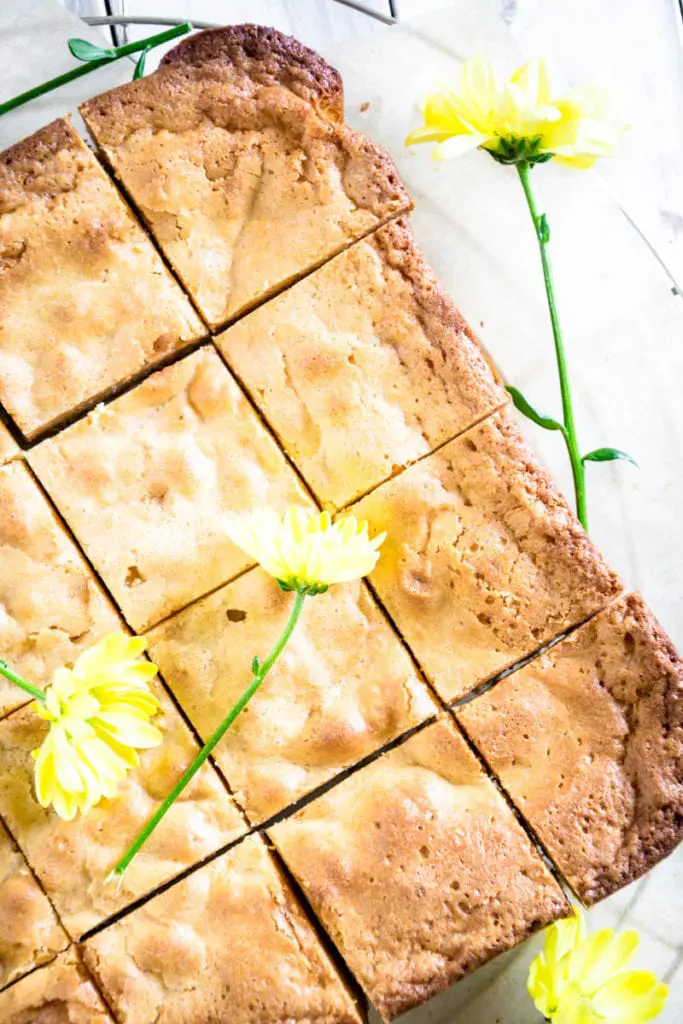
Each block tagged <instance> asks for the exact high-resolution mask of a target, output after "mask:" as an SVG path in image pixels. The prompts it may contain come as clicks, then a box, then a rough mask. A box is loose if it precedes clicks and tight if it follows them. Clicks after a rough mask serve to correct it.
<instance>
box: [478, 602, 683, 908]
mask: <svg viewBox="0 0 683 1024" xmlns="http://www.w3.org/2000/svg"><path fill="white" fill-rule="evenodd" d="M458 716H459V718H460V721H461V722H462V724H463V725H464V727H465V729H466V730H467V731H468V733H469V734H470V736H471V737H472V739H473V741H474V742H475V743H476V744H477V746H478V747H479V749H480V750H481V751H482V753H483V755H484V757H485V758H486V760H487V761H488V763H489V764H490V766H491V768H492V769H493V771H494V772H495V773H496V774H497V775H498V777H499V778H500V780H501V782H502V784H503V786H504V787H505V788H506V789H507V791H508V792H509V794H510V796H511V797H512V799H513V800H514V801H515V803H516V804H517V806H518V808H519V809H520V811H521V812H522V814H523V815H524V816H525V818H526V819H527V820H528V821H529V823H530V825H531V827H532V828H533V829H534V831H535V832H536V834H537V835H538V837H539V839H540V840H541V842H542V843H543V844H544V846H545V848H546V849H547V851H548V852H549V854H550V856H551V857H552V858H553V860H554V861H555V863H556V864H557V866H558V867H559V869H560V870H561V871H562V873H563V875H564V876H565V878H566V879H567V881H568V882H569V883H570V885H571V886H572V888H573V889H574V891H575V892H576V894H577V895H578V896H579V898H580V899H581V900H582V901H583V902H584V903H585V904H587V905H590V904H592V903H595V902H596V901H597V900H600V899H603V897H605V896H608V895H609V894H610V893H612V892H614V891H615V890H616V889H619V888H621V886H623V885H626V884H628V883H629V882H631V881H633V880H634V879H635V878H638V877H639V876H640V875H642V874H644V873H645V872H646V871H648V870H649V869H650V868H651V867H653V866H654V865H655V864H656V863H657V861H659V860H660V859H661V858H662V857H665V856H666V855H667V854H668V853H670V852H671V851H672V850H673V849H674V848H675V847H676V845H677V844H678V843H679V842H680V840H681V838H682V837H683V664H682V663H681V661H680V659H679V657H678V655H677V654H676V652H675V650H674V648H673V646H672V644H671V642H670V640H669V639H668V637H667V636H666V635H665V634H664V632H663V631H662V629H661V628H660V626H659V625H658V624H657V622H656V621H655V619H654V618H653V616H652V614H651V612H650V611H649V610H648V609H647V607H646V606H645V604H644V603H643V601H642V599H641V598H640V597H639V596H637V595H633V594H632V595H630V596H628V597H626V598H624V599H622V600H620V601H619V602H618V603H616V604H614V605H612V606H611V607H610V608H608V609H607V610H605V611H603V612H602V613H601V614H600V615H598V616H597V617H596V618H595V619H593V620H592V621H591V622H589V623H587V624H586V625H584V626H582V627H581V628H580V629H578V630H577V631H576V632H575V633H573V634H572V635H571V636H570V637H568V638H567V639H566V640H564V641H563V642H562V643H560V644H558V645H557V646H556V647H553V648H552V649H551V650H550V651H548V652H547V653H546V654H544V655H542V656H541V657H540V658H538V659H537V660H536V661H534V662H532V663H531V664H530V665H527V666H526V668H523V669H521V670H520V671H519V672H516V673H514V674H513V675H511V676H509V677H508V678H507V679H504V680H503V681H502V682H500V683H498V684H497V685H496V686H495V687H494V688H493V689H492V690H491V691H490V692H489V693H487V694H485V695H484V696H482V697H479V698H477V699H476V700H474V701H472V702H471V703H470V704H467V705H466V706H465V707H463V708H462V709H461V710H460V711H459V712H458Z"/></svg>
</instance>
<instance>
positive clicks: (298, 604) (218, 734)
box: [109, 591, 306, 878]
mask: <svg viewBox="0 0 683 1024" xmlns="http://www.w3.org/2000/svg"><path fill="white" fill-rule="evenodd" d="M305 598H306V595H305V594H303V593H302V592H301V591H297V594H296V598H295V600H294V604H293V605H292V610H291V612H290V615H289V619H288V621H287V625H286V626H285V628H284V631H283V633H282V636H281V637H280V639H279V640H278V642H277V643H276V644H275V647H274V648H273V650H272V651H271V653H270V654H269V655H268V657H267V658H266V660H265V661H263V662H260V663H259V662H255V664H256V666H257V667H256V670H255V672H254V674H253V676H252V680H251V682H250V684H249V686H248V687H247V688H246V690H245V691H244V693H243V694H242V696H241V697H240V698H239V700H238V701H237V703H236V704H234V705H233V707H232V708H231V709H230V711H229V712H228V714H227V715H226V717H225V718H224V719H223V721H222V722H221V724H220V725H219V726H218V728H217V729H216V731H215V732H214V734H213V736H212V737H211V739H210V740H209V741H208V742H207V743H205V744H204V746H203V747H202V749H201V750H200V751H199V753H198V754H197V756H196V757H195V759H194V761H193V762H192V764H191V765H190V767H189V768H188V769H187V771H186V772H185V773H184V774H183V775H182V777H181V778H180V780H179V781H178V782H177V783H176V785H175V786H174V788H173V789H172V790H171V792H170V793H169V794H168V796H167V797H166V799H165V800H164V801H163V802H162V803H161V804H160V805H159V807H158V808H157V810H156V811H155V813H154V814H153V815H152V817H151V818H150V819H149V821H148V822H147V824H146V825H145V826H144V828H143V829H142V831H141V832H140V834H139V835H138V837H137V839H136V840H135V841H134V842H133V843H132V844H131V845H130V846H129V847H128V849H127V851H126V852H125V854H124V855H123V857H122V858H121V860H120V861H119V862H118V864H117V865H116V867H115V868H114V869H113V871H112V872H111V874H110V876H109V877H110V878H115V877H117V876H120V875H122V874H123V873H124V871H125V870H126V868H127V867H128V865H129V864H130V862H131V861H132V860H133V858H134V857H135V856H136V854H137V853H139V851H140V849H141V848H142V846H143V845H144V844H145V843H146V842H147V840H148V839H149V837H150V836H151V834H152V832H153V831H154V829H155V828H156V827H157V825H158V824H159V822H160V821H161V820H162V818H163V817H164V815H165V814H166V812H167V811H168V810H170V808H171V807H172V806H173V804H174V803H175V801H176V800H177V799H178V797H179V796H180V794H181V793H182V791H183V790H184V789H185V787H186V786H187V784H188V783H189V782H190V780H191V779H192V778H193V777H194V776H195V775H196V774H197V772H198V771H199V769H200V768H201V767H202V765H203V764H204V762H205V761H206V760H207V758H208V757H209V755H210V754H211V753H212V751H213V750H214V748H215V747H216V746H217V744H218V743H220V741H221V740H222V738H223V736H224V735H225V734H226V732H227V731H228V729H229V728H230V726H231V725H232V723H233V722H234V721H235V719H236V718H237V716H238V715H239V714H240V712H241V711H243V710H244V708H245V707H246V706H247V704H248V703H249V701H250V700H251V698H252V697H253V696H254V694H255V693H256V691H257V690H258V688H259V687H260V686H261V683H262V682H263V680H264V679H265V678H266V676H267V675H268V673H269V672H270V670H271V668H272V667H273V665H274V664H275V662H276V661H277V659H278V658H279V657H280V655H281V654H282V652H283V650H284V649H285V647H286V646H287V642H288V641H289V638H290V637H291V635H292V633H293V632H294V628H295V626H296V624H297V622H298V621H299V616H300V615H301V609H302V608H303V605H304V600H305Z"/></svg>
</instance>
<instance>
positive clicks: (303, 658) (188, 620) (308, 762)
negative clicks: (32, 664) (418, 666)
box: [149, 569, 437, 821]
mask: <svg viewBox="0 0 683 1024" xmlns="http://www.w3.org/2000/svg"><path fill="white" fill-rule="evenodd" d="M292 601H293V595H292V594H285V593H283V592H282V590H280V588H279V586H278V585H277V583H276V582H275V580H273V579H271V578H270V577H269V576H267V575H266V574H265V573H264V572H262V570H261V569H253V570H252V571H251V572H248V573H246V574H245V575H244V576H242V577H240V579H238V580H235V581H234V582H233V583H230V584H229V585H228V586H227V587H224V588H223V589H222V590H219V591H218V592H217V593H215V594H212V595H211V596H209V597H206V598H204V600H202V601H199V602H197V603H196V604H194V605H192V606H191V607H190V608H187V609H186V610H185V611H184V612H180V614H179V615H175V616H174V617H173V618H171V619H169V620H168V621H167V622H165V623H164V624H162V625H161V626H159V627H158V628H157V629H155V630H153V631H152V633H151V634H150V638H149V639H150V645H151V654H152V657H153V658H154V660H155V661H156V663H157V664H158V665H159V667H160V669H161V672H162V674H163V676H164V679H165V680H166V683H167V684H168V686H169V687H170V688H171V689H172V691H173V693H174V695H175V697H176V698H177V700H178V701H179V702H180V704H181V705H182V707H183V708H184V710H185V712H186V714H187V715H188V716H189V718H190V719H191V720H192V722H193V724H194V725H195V727H196V728H197V729H198V731H199V733H200V735H201V736H202V738H203V739H204V740H207V739H208V738H209V736H210V735H211V733H212V732H213V731H214V730H215V729H216V727H217V726H218V725H219V723H220V722H221V721H222V719H223V718H224V716H225V714H226V712H227V710H228V708H230V707H231V706H232V705H233V704H234V703H235V701H236V700H237V699H238V697H239V696H240V695H241V693H242V692H243V690H244V689H245V688H246V687H247V685H248V683H249V680H250V679H251V660H252V658H253V656H254V655H255V654H258V655H260V657H261V659H262V660H263V659H264V658H265V657H266V655H267V654H268V652H269V651H270V650H271V648H272V647H273V645H274V644H275V642H276V640H277V638H278V637H279V636H280V634H281V632H282V630H283V629H284V626H285V622H286V620H287V617H288V615H289V612H290V609H291V605H292ZM436 710H437V708H436V706H435V704H434V703H433V701H432V699H431V697H430V696H429V695H428V692H427V689H426V687H425V686H424V684H423V683H422V682H421V681H420V680H419V678H418V677H417V676H416V674H415V670H414V669H413V666H412V662H411V660H410V658H409V656H408V654H407V653H406V651H405V649H404V648H403V646H402V645H401V643H400V642H399V640H398V639H397V638H396V636H395V635H394V633H393V631H392V629H391V627H390V626H389V624H388V622H387V621H386V619H385V618H384V616H383V615H382V613H381V612H380V611H379V609H378V607H377V605H376V604H375V602H374V600H373V598H372V597H371V596H370V594H369V592H368V590H367V588H366V587H365V585H364V584H362V583H360V582H355V583H345V584H343V585H341V586H338V587H333V588H332V589H331V590H329V591H328V592H327V593H326V594H322V595H319V596H317V597H313V598H310V599H309V600H308V601H307V602H306V605H305V607H304V610H303V614H302V617H301V619H300V621H299V624H298V626H297V628H296V630H295V632H294V634H293V636H292V638H291V640H290V641H289V643H288V645H287V647H286V648H285V651H284V653H283V654H282V655H281V657H280V659H279V660H278V662H277V663H276V665H275V667H274V668H273V669H272V671H271V672H270V673H269V675H268V677H267V679H266V681H265V682H264V684H263V686H262V687H261V689H260V690H259V692H258V694H257V695H256V696H255V697H254V699H253V700H252V702H251V703H250V705H249V709H248V712H247V713H246V714H243V715H241V716H240V717H239V718H238V719H237V721H236V722H235V724H234V726H233V727H232V729H231V730H230V732H229V733H228V735H227V737H226V739H225V740H224V741H223V742H222V743H221V744H220V745H219V747H217V749H216V752H215V757H216V760H217V761H218V764H219V765H220V767H221V768H222V769H223V771H224V773H225V776H226V778H227V780H228V782H229V783H230V787H231V789H232V791H233V792H234V793H235V794H236V797H237V799H238V801H239V802H240V803H241V804H242V806H243V807H244V809H245V810H246V812H247V815H248V816H249V818H250V819H251V820H252V821H263V820H264V819H265V818H268V817H270V816H271V815H273V814H275V813H277V812H278V811H281V810H283V809H284V808H285V807H287V805H288V804H291V803H292V802H293V801H294V800H297V799H298V798H299V797H301V796H303V795H304V794H305V793H307V792H309V791H310V790H312V789H314V788H315V787H316V786H318V785H321V784H322V783H323V782H326V781H327V780H328V779H330V778H332V777H333V776H334V775H335V774H337V772H340V771H342V770H343V769H344V768H347V767H350V766H351V765H352V764H354V763H355V762H356V761H359V760H361V759H362V758H363V757H365V756H367V755H368V754H371V753H373V751H375V750H377V749H378V748H379V747H381V746H383V745H384V744H385V743H388V742H389V741H390V740H393V739H395V738H396V737H397V736H399V735H400V734H401V733H402V732H405V731H406V730H408V729H410V728H411V727H412V726H414V725H417V724H419V723H420V722H422V721H424V720H425V719H426V718H428V717H429V716H430V715H433V714H435V713H436Z"/></svg>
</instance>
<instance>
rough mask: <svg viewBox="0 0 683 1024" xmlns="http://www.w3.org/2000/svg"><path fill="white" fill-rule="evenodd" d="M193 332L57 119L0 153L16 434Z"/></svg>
mask: <svg viewBox="0 0 683 1024" xmlns="http://www.w3.org/2000/svg"><path fill="white" fill-rule="evenodd" d="M204 333H205V329H204V327H203V326H202V324H201V321H200V319H199V317H198V316H197V314H196V313H195V312H194V310H193V308H192V306H191V304H190V302H189V301H188V299H187V298H186V297H185V295H184V294H183V293H182V292H181V290H180V288H179V287H178V285H177V284H176V282H175V281H174V280H173V278H172V276H171V274H170V273H169V272H168V270H167V269H166V267H165V266H164V264H163V262H162V260H161V257H160V256H159V254H158V253H157V251H156V249H155V248H154V246H153V245H152V243H151V242H150V240H149V238H148V237H147V235H146V234H145V233H144V231H143V230H142V228H141V227H140V225H139V224H138V222H137V220H136V219H135V218H134V217H133V215H132V213H131V212H130V210H129V209H128V207H127V206H126V204H125V203H124V202H123V200H122V199H121V197H120V195H119V193H118V191H117V190H116V188H115V187H114V185H113V184H112V182H111V181H110V180H109V178H108V177H107V175H106V174H105V173H104V171H103V170H102V168H101V167H100V165H99V163H98V162H97V160H96V159H95V157H94V156H93V154H92V153H91V152H90V150H89V149H88V148H87V146H85V145H84V144H83V142H82V141H81V139H80V138H79V137H78V135H76V133H75V132H74V130H73V128H72V127H71V125H70V123H69V121H68V120H59V121H54V122H53V123H52V124H50V125H48V126H47V127H46V128H42V129H41V130H40V131H39V132H37V133H36V134H35V135H32V136H31V137H30V138H28V139H25V140H24V141H23V142H19V143H17V145H16V146H13V147H12V148H11V149H8V150H6V151H5V152H4V153H0V401H2V404H3V405H4V407H5V409H6V410H7V411H8V412H9V413H10V415H11V416H12V418H13V419H14V420H15V422H16V423H17V425H18V426H19V428H20V429H21V431H22V432H23V433H24V435H25V436H26V437H28V438H34V437H36V435H38V434H39V433H40V432H41V431H44V430H46V429H47V428H48V427H51V426H53V425H54V424H58V423H60V422H61V421H63V420H64V418H65V417H67V416H69V415H70V414H71V413H73V412H75V411H76V410H80V409H81V408H83V407H87V406H88V405H90V404H94V403H95V402H96V401H97V400H98V399H99V398H100V397H101V396H103V395H104V394H106V393H107V392H109V391H110V390H111V389H112V388H115V387H116V386H117V385H119V384H122V383H124V382H126V381H128V380H130V379H131V378H132V377H134V376H135V375H136V374H138V373H140V372H141V371H143V370H145V369H146V368H147V367H148V366H151V365H154V364H155V363H157V362H159V361H160V360H162V359H163V358H164V357H165V356H168V355H169V354H170V353H172V352H175V351H177V350H178V349H181V348H183V347H184V346H186V345H188V344H190V343H191V342H192V341H195V340H196V339H198V338H200V337H201V336H202V335H203V334H204Z"/></svg>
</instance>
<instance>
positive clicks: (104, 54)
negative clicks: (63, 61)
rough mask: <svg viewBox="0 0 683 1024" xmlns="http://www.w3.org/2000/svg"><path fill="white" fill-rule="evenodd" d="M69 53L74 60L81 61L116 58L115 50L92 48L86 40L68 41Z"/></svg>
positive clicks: (100, 47)
mask: <svg viewBox="0 0 683 1024" xmlns="http://www.w3.org/2000/svg"><path fill="white" fill-rule="evenodd" d="M69 52H70V53H71V56H72V57H75V58H76V60H82V61H93V60H107V59H111V58H112V57H116V50H112V49H105V48H104V47H102V46H93V44H92V43H89V42H88V40H87V39H70V40H69Z"/></svg>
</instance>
